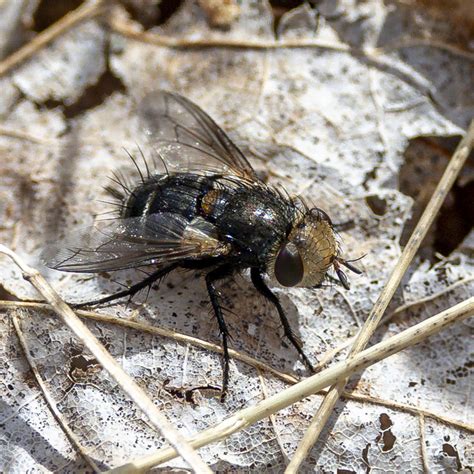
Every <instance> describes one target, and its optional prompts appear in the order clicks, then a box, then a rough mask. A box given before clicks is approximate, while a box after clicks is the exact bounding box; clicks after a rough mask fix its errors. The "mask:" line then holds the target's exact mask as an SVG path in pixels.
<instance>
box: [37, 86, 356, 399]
mask: <svg viewBox="0 0 474 474" xmlns="http://www.w3.org/2000/svg"><path fill="white" fill-rule="evenodd" d="M138 113H139V116H140V119H141V121H142V126H143V128H144V131H145V133H146V134H147V135H148V139H149V140H150V142H151V144H152V145H153V148H154V152H155V153H156V156H157V157H159V159H160V160H161V161H162V163H163V164H164V168H165V171H164V172H162V173H158V172H150V170H149V169H148V167H147V169H146V175H144V176H143V175H141V181H140V182H138V183H135V184H134V185H133V186H129V185H127V184H126V182H125V180H124V179H123V177H119V176H117V175H115V177H114V178H113V181H115V183H116V187H113V188H112V187H108V188H107V189H108V191H109V193H110V194H111V195H112V196H113V197H114V198H115V199H116V200H117V201H118V204H119V218H118V219H113V220H105V221H99V222H97V223H96V224H95V225H93V226H91V227H90V228H88V229H86V230H85V231H83V232H81V233H79V234H78V235H76V236H74V237H72V236H71V237H70V238H68V239H67V240H66V241H65V242H63V243H62V244H60V245H58V246H56V247H51V248H48V249H47V250H46V251H45V252H44V253H43V260H44V261H45V262H46V264H47V265H48V266H49V267H51V268H54V269H57V270H62V271H67V272H84V273H96V272H102V271H111V270H119V269H125V268H132V267H140V266H145V265H153V266H155V268H156V270H155V271H154V272H153V273H151V274H150V275H149V276H147V278H145V279H144V280H143V281H141V282H138V283H136V284H134V285H132V286H131V287H130V288H128V289H127V290H124V291H120V292H118V293H116V294H113V295H110V296H107V297H105V298H101V299H97V300H95V301H91V302H88V303H83V304H81V305H80V306H86V305H96V304H101V303H107V302H110V301H113V300H116V299H118V298H123V297H126V296H129V297H131V296H133V295H134V294H135V293H137V292H138V291H140V290H142V289H143V288H146V287H150V286H151V285H152V284H153V283H154V282H155V281H157V280H160V279H162V278H163V277H165V276H166V275H167V274H168V273H169V272H171V271H172V270H175V269H177V268H184V269H196V270H204V271H205V280H206V285H207V290H208V293H209V298H210V301H211V304H212V308H213V311H214V313H215V316H216V318H217V322H218V324H219V330H220V333H221V336H222V345H223V348H224V360H223V364H224V366H223V367H224V369H223V372H224V373H223V386H222V397H224V396H225V393H226V390H227V386H228V380H229V353H228V336H229V332H228V329H227V326H226V322H225V319H224V315H223V311H222V307H221V305H220V304H219V297H218V293H217V290H216V283H217V282H218V281H219V280H222V279H224V278H226V277H229V276H231V275H232V274H233V273H235V272H238V271H242V270H244V269H246V268H250V275H251V280H252V282H253V284H254V286H255V288H256V289H257V291H259V292H260V293H261V294H262V295H263V296H264V297H265V298H266V299H268V300H269V301H270V302H271V303H273V305H274V306H275V308H276V310H277V311H278V314H279V316H280V320H281V323H282V325H283V329H284V332H285V335H286V336H287V338H288V339H289V340H290V342H291V343H292V345H293V346H294V347H295V349H296V350H297V351H298V353H299V354H300V356H301V358H302V359H303V361H304V363H305V365H306V366H307V367H308V368H309V369H310V370H313V366H312V364H311V362H310V361H309V359H308V357H307V356H306V355H305V353H304V352H303V349H302V347H301V345H300V343H299V342H298V339H297V338H296V336H295V335H294V333H293V331H292V329H291V327H290V325H289V322H288V319H287V318H286V315H285V313H284V311H283V308H282V306H281V304H280V301H279V300H278V297H277V296H276V295H275V294H274V293H273V292H272V290H271V289H270V288H269V287H268V286H267V284H266V282H265V280H264V278H263V275H264V274H267V275H268V276H269V277H270V278H272V279H273V280H276V281H277V282H278V283H280V284H281V285H283V286H287V287H291V286H302V287H318V286H320V285H321V283H322V282H323V280H324V279H325V278H326V277H328V275H327V271H328V270H329V269H330V268H332V269H333V270H334V271H335V274H336V276H337V277H338V279H339V281H340V283H341V284H342V285H343V286H344V287H345V288H349V284H348V280H347V277H346V275H345V274H344V272H343V270H342V269H341V266H345V267H346V268H348V269H349V270H351V271H353V272H356V273H360V272H359V270H357V268H355V267H354V266H353V265H351V264H350V262H348V261H346V260H344V259H343V258H341V256H340V253H341V251H340V246H339V243H338V240H337V236H336V233H335V231H334V227H333V224H332V223H331V219H330V218H329V216H328V215H327V214H326V213H325V212H324V211H322V210H321V209H318V208H316V207H314V208H309V207H308V206H306V205H305V203H304V202H303V201H302V200H301V199H299V198H296V197H290V196H289V195H288V194H285V193H284V192H283V191H281V190H279V189H277V188H274V187H271V186H269V185H267V184H265V183H263V182H262V181H260V180H259V179H258V178H257V176H256V174H255V171H254V170H253V168H252V167H251V166H250V163H249V162H248V161H247V159H246V158H245V156H244V155H243V154H242V152H241V151H240V150H239V149H238V148H237V147H236V146H235V145H234V144H233V143H232V141H231V140H230V139H229V138H228V136H227V135H226V134H225V133H224V131H223V130H222V129H221V128H220V127H219V126H218V125H217V124H216V123H215V122H214V121H213V120H212V119H211V118H210V117H209V116H208V115H207V114H206V113H205V112H204V111H203V110H202V109H200V108H199V107H198V106H197V105H195V104H194V103H192V102H190V101H189V100H188V99H186V98H184V97H182V96H180V95H178V94H175V93H171V92H165V91H157V92H154V93H152V94H149V95H148V96H146V97H145V99H144V100H143V101H142V102H141V103H140V105H139V107H138ZM132 159H133V158H132ZM183 162H185V165H182V163H183ZM177 163H181V167H177ZM331 278H332V277H331Z"/></svg>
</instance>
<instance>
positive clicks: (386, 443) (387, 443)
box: [382, 430, 397, 453]
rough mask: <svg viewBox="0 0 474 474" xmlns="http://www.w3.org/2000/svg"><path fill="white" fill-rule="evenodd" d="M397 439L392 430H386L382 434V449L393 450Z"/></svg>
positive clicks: (384, 450) (385, 450)
mask: <svg viewBox="0 0 474 474" xmlns="http://www.w3.org/2000/svg"><path fill="white" fill-rule="evenodd" d="M396 440H397V438H396V436H395V435H394V434H393V433H392V430H388V431H384V433H383V435H382V441H383V446H382V451H383V452H384V453H386V452H388V451H391V450H392V448H393V445H394V444H395V441H396Z"/></svg>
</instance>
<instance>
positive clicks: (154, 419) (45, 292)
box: [0, 244, 212, 473]
mask: <svg viewBox="0 0 474 474" xmlns="http://www.w3.org/2000/svg"><path fill="white" fill-rule="evenodd" d="M0 253H3V254H5V255H7V256H8V257H10V258H11V259H12V260H13V261H14V262H15V263H16V265H17V266H18V267H19V268H20V269H21V271H22V272H23V278H25V279H26V280H28V281H29V282H30V283H31V284H32V285H33V286H34V287H35V288H36V289H37V290H38V291H39V293H40V294H41V295H42V296H43V297H44V299H45V300H46V301H47V302H48V303H49V304H50V305H51V307H52V309H53V310H54V311H55V313H56V314H58V316H59V317H60V318H61V320H62V321H63V322H64V323H65V324H66V325H67V326H68V327H69V329H71V331H72V332H73V333H74V334H75V335H76V336H77V337H78V338H79V340H80V341H81V342H82V343H83V344H84V346H86V347H87V349H89V351H90V352H91V353H92V354H93V355H94V357H95V358H96V359H97V360H98V361H99V363H100V364H101V365H102V367H103V368H104V369H105V370H106V371H107V372H108V373H109V374H110V376H111V377H112V378H113V380H114V381H115V382H116V383H117V384H118V385H119V387H121V388H122V390H123V391H124V392H125V393H126V394H127V395H128V396H129V397H130V398H131V399H132V400H133V401H134V402H135V403H136V404H137V405H138V407H139V408H140V409H141V410H142V411H143V412H144V413H145V415H146V416H147V417H148V418H149V421H150V423H151V424H152V425H153V426H154V427H155V428H156V429H157V430H158V431H160V432H161V434H162V435H163V436H164V438H165V439H166V440H167V441H168V442H169V443H170V444H171V445H172V446H174V447H175V448H176V450H177V452H178V453H179V454H180V455H181V456H182V457H183V459H185V460H186V462H187V463H188V464H189V465H190V466H191V467H192V468H193V469H195V470H197V471H198V472H205V473H206V472H207V473H211V472H212V471H211V470H210V469H209V467H208V466H207V465H206V464H205V463H204V461H203V460H202V459H201V458H200V457H199V455H198V454H197V453H196V452H195V451H194V449H193V448H192V447H191V446H189V444H188V443H187V442H186V440H185V438H184V437H183V436H181V435H180V434H179V432H178V431H177V430H176V428H174V426H173V425H172V424H171V423H170V422H169V421H168V419H167V418H166V417H165V416H164V415H163V414H162V413H161V412H160V411H159V410H158V408H157V407H156V405H155V404H154V403H153V401H152V400H151V399H150V398H149V397H148V395H147V394H146V392H145V391H143V390H142V389H141V388H140V386H139V385H138V384H137V383H136V382H135V380H134V379H133V378H132V377H130V376H129V375H128V374H127V373H126V372H125V371H124V370H123V369H122V367H121V366H120V365H119V364H118V363H117V361H116V360H115V359H114V358H113V357H112V356H111V355H110V354H109V353H108V352H107V350H106V349H105V347H104V346H103V345H102V344H101V343H100V342H99V341H98V339H97V338H96V337H95V336H94V335H93V334H92V332H91V331H90V330H89V329H88V328H87V326H86V325H85V324H84V323H83V322H82V321H81V320H80V319H79V318H78V317H77V316H76V315H75V314H74V312H73V311H72V310H71V308H70V307H69V306H68V305H67V304H66V303H65V302H64V301H63V300H62V299H61V298H60V297H59V295H58V294H57V293H56V292H55V291H54V290H53V288H51V286H50V285H49V284H48V283H47V282H46V280H45V279H44V278H43V277H42V276H41V275H40V273H39V272H38V271H37V270H35V269H34V268H32V267H30V266H28V265H26V263H25V262H23V261H22V260H21V259H20V257H19V256H18V255H16V254H15V253H14V252H12V251H11V250H10V249H8V248H7V247H5V246H4V245H1V244H0Z"/></svg>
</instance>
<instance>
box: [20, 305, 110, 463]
mask: <svg viewBox="0 0 474 474" xmlns="http://www.w3.org/2000/svg"><path fill="white" fill-rule="evenodd" d="M20 311H22V310H21V309H17V310H16V311H14V313H17V312H20ZM23 311H24V310H23ZM12 322H13V327H14V328H15V332H16V335H17V337H18V340H19V341H20V346H21V348H22V350H23V354H24V356H25V358H26V360H27V362H28V365H29V366H30V369H31V372H32V373H33V376H34V378H35V380H36V383H37V384H38V386H39V388H40V390H41V392H42V394H43V397H44V399H45V401H46V404H47V405H48V407H49V409H50V410H51V413H52V414H53V416H54V418H55V419H56V421H57V422H58V424H59V426H60V427H61V429H62V430H63V431H64V434H65V435H66V436H67V438H68V439H69V441H70V442H71V444H72V445H73V446H75V448H76V449H77V451H78V452H79V454H80V455H81V456H82V457H83V458H84V460H85V461H86V463H87V464H88V465H89V466H90V468H91V469H92V470H93V471H94V472H101V471H100V469H99V467H98V466H97V464H96V463H95V462H94V461H93V459H92V458H90V457H89V456H88V454H87V453H86V451H85V449H84V447H83V446H82V445H81V443H80V442H79V440H78V439H77V437H76V435H75V434H74V432H73V431H72V430H71V428H69V426H68V424H67V423H66V420H64V418H63V416H62V414H61V412H60V411H59V410H58V407H57V406H56V403H55V401H54V398H53V397H52V396H51V393H50V392H49V390H48V387H47V386H46V384H45V383H44V380H43V378H42V377H41V375H40V373H39V371H38V367H37V366H36V363H35V360H34V359H33V357H32V356H31V354H30V350H29V348H28V345H27V342H26V339H25V336H24V335H23V332H22V330H21V327H20V322H19V321H18V317H17V315H16V314H13V315H12Z"/></svg>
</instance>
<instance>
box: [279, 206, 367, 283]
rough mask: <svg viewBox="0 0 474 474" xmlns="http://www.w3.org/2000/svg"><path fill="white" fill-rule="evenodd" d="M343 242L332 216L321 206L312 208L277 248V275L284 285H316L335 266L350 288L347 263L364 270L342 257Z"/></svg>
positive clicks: (335, 269)
mask: <svg viewBox="0 0 474 474" xmlns="http://www.w3.org/2000/svg"><path fill="white" fill-rule="evenodd" d="M340 252H341V250H340V245H339V241H338V238H337V234H336V232H335V231H334V227H333V225H332V223H331V219H330V218H329V216H328V215H327V214H326V213H325V212H324V211H322V210H321V209H318V208H313V209H309V210H308V211H307V212H306V213H305V214H304V216H303V217H302V218H301V219H300V220H298V221H297V222H296V223H295V225H294V226H293V228H292V230H291V231H290V233H289V235H288V237H287V239H285V241H284V242H283V243H281V244H280V245H279V247H278V249H276V253H275V256H274V259H273V261H272V265H271V267H272V269H273V274H274V276H275V278H276V279H277V281H278V282H279V283H280V284H281V285H283V286H300V287H315V286H318V285H320V284H321V283H322V282H323V280H324V279H325V277H326V274H327V272H328V270H329V269H330V268H331V267H332V268H333V269H334V271H335V273H336V275H337V277H338V279H339V281H340V282H341V284H342V285H343V286H344V288H346V289H349V282H348V279H347V276H346V274H345V273H344V272H343V270H342V269H341V266H345V267H346V268H348V269H349V270H351V271H353V272H355V273H361V272H360V270H358V269H357V268H356V267H354V266H353V265H351V264H350V262H348V261H347V260H344V259H342V258H341V257H340Z"/></svg>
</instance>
